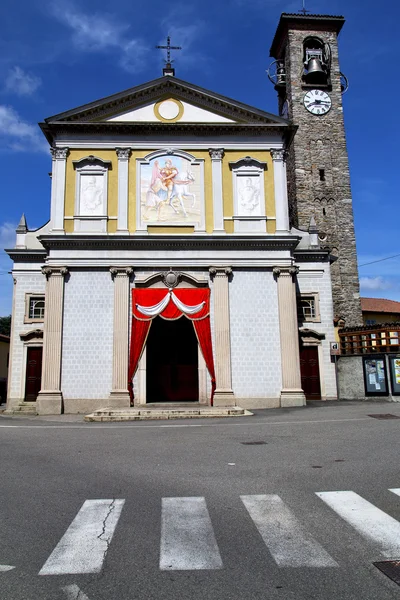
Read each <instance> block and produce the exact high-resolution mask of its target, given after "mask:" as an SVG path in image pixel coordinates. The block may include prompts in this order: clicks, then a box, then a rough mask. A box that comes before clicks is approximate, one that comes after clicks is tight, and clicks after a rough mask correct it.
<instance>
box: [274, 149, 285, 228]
mask: <svg viewBox="0 0 400 600" xmlns="http://www.w3.org/2000/svg"><path fill="white" fill-rule="evenodd" d="M271 157H272V161H273V163H274V188H275V211H276V233H287V232H288V231H289V204H288V194H287V179H286V160H285V158H286V152H285V150H271Z"/></svg>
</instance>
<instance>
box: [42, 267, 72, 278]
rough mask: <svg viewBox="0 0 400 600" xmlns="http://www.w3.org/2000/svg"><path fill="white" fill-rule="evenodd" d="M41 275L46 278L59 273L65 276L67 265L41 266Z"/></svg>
mask: <svg viewBox="0 0 400 600" xmlns="http://www.w3.org/2000/svg"><path fill="white" fill-rule="evenodd" d="M42 273H43V275H46V278H47V279H48V278H49V277H51V276H52V275H60V276H61V277H65V275H67V274H68V269H67V267H42Z"/></svg>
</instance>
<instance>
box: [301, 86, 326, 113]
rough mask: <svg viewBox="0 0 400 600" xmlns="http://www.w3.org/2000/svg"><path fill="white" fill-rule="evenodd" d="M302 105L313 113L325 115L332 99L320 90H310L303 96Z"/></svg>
mask: <svg viewBox="0 0 400 600" xmlns="http://www.w3.org/2000/svg"><path fill="white" fill-rule="evenodd" d="M303 103H304V106H305V107H306V109H307V110H308V111H309V112H310V113H311V114H313V115H325V114H326V113H327V112H328V111H329V110H330V109H331V106H332V100H331V98H330V96H329V94H327V93H326V92H323V91H322V90H310V91H309V92H307V94H306V95H305V96H304V99H303Z"/></svg>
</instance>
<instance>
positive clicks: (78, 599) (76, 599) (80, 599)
mask: <svg viewBox="0 0 400 600" xmlns="http://www.w3.org/2000/svg"><path fill="white" fill-rule="evenodd" d="M61 589H62V591H63V592H65V595H66V596H67V598H68V600H89V598H88V596H86V594H84V593H83V592H82V590H81V589H80V588H79V587H78V586H77V585H76V584H75V583H74V584H72V585H66V586H65V587H63V588H61Z"/></svg>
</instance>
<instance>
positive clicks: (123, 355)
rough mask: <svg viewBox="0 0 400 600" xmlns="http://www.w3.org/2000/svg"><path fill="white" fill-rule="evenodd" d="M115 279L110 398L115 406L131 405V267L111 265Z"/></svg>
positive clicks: (111, 271) (112, 275)
mask: <svg viewBox="0 0 400 600" xmlns="http://www.w3.org/2000/svg"><path fill="white" fill-rule="evenodd" d="M110 273H111V277H112V278H113V281H114V330H113V373H112V390H111V392H110V398H112V400H113V406H116V405H117V406H120V407H125V406H129V404H130V398H129V390H128V361H129V344H128V340H129V278H130V276H131V275H132V273H133V269H132V268H131V267H111V268H110Z"/></svg>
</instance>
